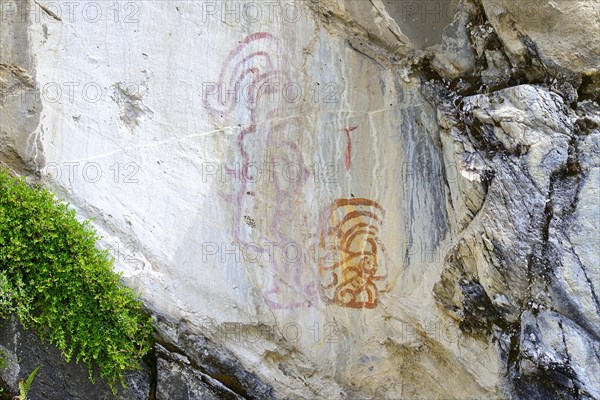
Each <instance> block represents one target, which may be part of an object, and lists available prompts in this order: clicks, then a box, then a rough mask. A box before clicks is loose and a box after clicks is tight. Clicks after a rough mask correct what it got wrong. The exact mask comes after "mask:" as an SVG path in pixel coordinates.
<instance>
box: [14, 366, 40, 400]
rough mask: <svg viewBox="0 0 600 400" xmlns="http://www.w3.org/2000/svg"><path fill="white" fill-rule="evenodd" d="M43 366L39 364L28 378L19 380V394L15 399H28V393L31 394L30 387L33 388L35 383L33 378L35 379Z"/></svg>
mask: <svg viewBox="0 0 600 400" xmlns="http://www.w3.org/2000/svg"><path fill="white" fill-rule="evenodd" d="M40 368H41V366H37V367H36V368H35V369H34V370H33V371H32V372H31V373H30V374H29V376H28V377H27V379H25V380H23V379H21V380H20V381H19V395H18V396H15V400H27V395H28V394H29V389H31V385H32V384H33V380H34V379H35V375H36V374H37V373H38V371H39V370H40Z"/></svg>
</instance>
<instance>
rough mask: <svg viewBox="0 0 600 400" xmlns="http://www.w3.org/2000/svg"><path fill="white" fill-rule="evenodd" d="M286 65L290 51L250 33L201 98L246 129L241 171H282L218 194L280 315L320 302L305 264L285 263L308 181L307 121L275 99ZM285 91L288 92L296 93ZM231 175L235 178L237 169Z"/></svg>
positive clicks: (239, 154) (240, 141) (286, 80)
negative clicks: (263, 268)
mask: <svg viewBox="0 0 600 400" xmlns="http://www.w3.org/2000/svg"><path fill="white" fill-rule="evenodd" d="M288 66H289V63H288V61H287V59H286V55H285V48H282V46H280V43H279V40H278V39H277V38H276V37H275V36H273V35H271V34H269V33H267V32H257V33H254V34H251V35H249V36H247V37H246V38H244V39H243V40H242V41H241V42H240V44H239V45H238V46H237V47H236V48H235V49H233V50H232V51H231V52H230V54H229V55H228V57H227V58H226V59H225V62H224V63H223V65H222V69H221V72H220V74H219V79H218V83H216V84H215V85H214V86H215V87H213V88H211V89H212V90H209V91H206V92H205V97H204V98H203V103H204V108H205V109H206V110H207V111H208V112H210V113H211V114H213V115H215V116H217V117H221V118H223V119H226V118H227V117H230V116H231V115H232V114H233V115H235V116H236V118H235V121H232V122H235V123H237V124H241V125H243V126H244V128H243V129H242V130H241V132H240V133H239V134H238V135H237V138H236V139H235V146H236V148H237V151H236V154H235V158H236V162H238V164H241V165H249V164H251V163H258V164H259V165H264V164H267V165H271V166H274V165H279V166H280V168H274V170H273V172H272V173H269V174H268V178H267V177H266V175H267V174H266V173H263V179H256V177H253V176H249V177H237V179H235V182H233V183H232V185H233V187H231V188H230V190H227V191H224V192H222V193H221V196H222V198H223V199H225V200H226V201H227V203H228V204H231V206H232V207H233V212H234V223H233V237H234V240H235V241H236V242H237V243H239V244H242V245H245V246H250V247H252V248H255V249H256V250H257V251H258V252H259V253H261V254H262V262H264V263H266V264H268V265H269V267H270V271H271V276H269V277H267V279H266V280H267V281H268V283H267V284H266V285H267V286H266V289H265V291H264V293H263V296H264V299H265V302H266V303H267V304H268V305H269V307H271V308H275V309H290V308H297V307H303V306H305V305H310V304H311V303H312V302H313V300H314V299H316V298H318V293H317V290H316V283H315V278H314V277H311V276H310V275H311V274H310V273H308V271H307V265H306V262H305V260H304V259H302V258H301V259H297V260H296V259H291V260H290V258H289V257H285V256H282V251H283V250H285V246H287V245H288V244H289V243H295V242H296V241H297V238H296V236H295V232H293V227H294V224H293V221H303V220H305V219H306V217H305V216H304V215H302V209H301V208H300V207H298V206H297V205H298V204H299V203H301V201H302V195H303V193H304V185H305V184H306V182H307V181H308V178H309V175H310V169H309V167H308V166H307V165H306V163H305V161H304V157H303V154H302V151H301V149H300V147H299V145H298V141H300V140H301V138H299V137H298V135H301V134H302V133H303V129H302V121H300V119H299V118H297V117H290V115H294V114H297V112H296V111H294V110H293V109H292V108H293V107H294V104H290V103H289V102H282V101H274V100H273V99H274V98H275V99H276V100H281V99H278V97H277V96H271V95H272V94H277V93H280V92H281V91H282V88H285V87H286V84H290V83H291V76H290V73H289V71H288V70H287V68H288ZM288 86H289V88H290V89H289V90H292V89H293V87H294V86H293V85H288ZM278 91H279V92H278ZM280 94H282V95H283V93H280ZM267 121H274V122H267ZM289 165H292V166H294V167H296V169H295V171H294V172H295V174H294V180H293V182H289V178H288V179H287V180H286V178H285V177H284V176H282V173H284V172H286V171H285V170H284V169H283V166H289ZM230 171H231V172H235V168H233V167H232V168H230ZM228 172H229V171H228ZM242 172H243V171H242ZM245 217H246V218H251V219H252V220H253V221H254V220H256V221H257V226H253V227H250V226H248V225H247V224H246V223H245V222H244V221H245ZM260 222H263V223H262V224H261V223H260ZM255 243H257V244H259V246H254V244H255ZM266 244H268V245H269V246H271V247H272V248H271V252H272V254H268V253H269V248H270V247H268V246H266ZM282 247H283V249H282ZM313 275H314V273H313Z"/></svg>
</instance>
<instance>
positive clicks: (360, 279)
mask: <svg viewBox="0 0 600 400" xmlns="http://www.w3.org/2000/svg"><path fill="white" fill-rule="evenodd" d="M384 216H385V211H384V210H383V208H382V207H381V206H380V205H379V204H378V203H377V202H376V201H374V200H369V199H339V200H336V201H334V202H333V204H332V205H331V206H330V207H329V208H328V209H327V210H326V214H325V219H326V229H324V231H323V232H322V234H321V248H322V251H323V252H324V253H322V254H324V256H323V257H321V259H320V262H319V273H320V277H321V283H320V289H321V297H322V299H323V300H324V301H325V302H327V303H331V304H336V305H338V306H342V307H351V308H375V307H377V304H378V302H379V294H380V293H383V292H386V291H388V290H389V287H388V286H387V282H386V281H387V268H386V265H385V264H386V257H385V248H384V246H383V244H382V243H381V241H380V240H379V234H380V232H379V228H380V227H381V225H382V224H383V218H384Z"/></svg>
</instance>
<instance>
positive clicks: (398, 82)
mask: <svg viewBox="0 0 600 400" xmlns="http://www.w3.org/2000/svg"><path fill="white" fill-rule="evenodd" d="M92 3H94V2H83V3H82V4H81V7H80V8H76V9H70V8H67V4H66V3H65V2H44V1H37V2H34V1H26V2H23V3H20V4H17V3H16V2H13V1H9V0H0V4H1V5H2V7H3V8H2V11H3V17H6V18H5V19H6V25H5V26H7V27H8V29H7V30H4V29H3V30H2V32H1V35H0V43H2V49H1V52H0V54H1V55H2V59H1V60H0V73H1V74H2V75H0V77H1V78H2V81H0V84H1V85H2V95H3V97H2V102H3V103H2V105H3V107H2V108H0V113H1V114H0V116H1V118H2V135H3V141H2V142H1V143H0V156H1V158H0V160H1V161H2V162H3V163H5V164H7V165H9V166H10V167H11V168H13V169H15V170H17V171H18V172H19V173H22V174H26V175H28V176H29V177H30V179H37V180H41V182H43V184H44V185H46V186H47V187H48V188H50V189H52V190H54V191H55V192H56V193H57V195H58V196H59V197H60V198H61V199H64V200H66V201H69V202H70V203H71V204H72V206H73V207H74V208H75V209H76V210H77V212H78V215H80V216H81V217H82V218H94V224H95V227H96V228H97V229H98V230H99V232H100V233H101V234H102V235H103V236H104V239H103V241H102V243H101V245H102V246H106V247H107V248H109V249H110V251H111V254H112V255H113V256H114V258H115V261H116V263H115V265H116V268H117V270H119V271H120V272H122V273H123V279H124V282H125V283H126V284H127V285H129V286H131V287H133V288H134V289H136V290H137V291H139V292H140V293H141V296H142V299H143V301H144V302H145V304H146V306H147V307H148V309H149V311H150V312H151V313H153V315H155V317H156V318H155V319H156V326H157V345H156V349H155V351H154V353H153V355H152V357H153V361H150V362H148V366H147V369H148V370H150V371H151V372H150V373H149V374H148V375H149V378H148V379H149V383H148V387H149V389H148V393H149V394H148V396H150V397H151V396H155V398H157V399H161V398H162V399H171V398H182V399H183V398H189V399H195V398H232V399H238V398H257V399H268V398H274V399H275V398H276V399H279V398H282V399H400V398H402V399H413V398H453V399H466V398H477V399H491V398H540V397H546V398H548V397H549V396H550V397H552V396H559V397H561V396H562V398H597V397H598V390H599V389H598V387H597V382H595V381H594V379H593V378H594V376H595V375H596V374H595V371H597V369H598V365H599V363H598V359H599V358H598V354H600V351H599V350H598V340H599V338H598V334H597V332H598V331H599V329H598V328H599V327H600V314H599V312H598V310H599V307H600V304H599V303H598V293H599V292H598V290H599V289H600V288H598V279H599V278H600V272H599V270H598V266H599V265H600V260H599V258H598V257H599V256H598V252H597V251H594V250H595V249H597V248H600V246H599V245H600V243H598V224H597V220H598V219H597V218H596V217H597V216H598V202H599V201H598V195H599V190H600V188H599V182H598V178H599V176H600V173H599V168H600V166H599V161H598V154H599V151H600V149H599V145H598V138H599V136H600V131H599V130H598V129H599V128H598V126H599V122H600V111H599V106H598V101H599V99H598V98H597V97H594V96H596V93H597V92H596V90H597V87H596V86H595V85H596V84H595V82H596V81H595V80H594V79H596V78H595V76H596V74H597V65H598V63H596V64H594V62H596V61H597V58H594V57H597V56H598V54H597V49H596V48H595V47H594V46H596V45H597V43H596V42H594V43H592V42H591V41H589V40H588V38H589V37H592V36H598V35H593V33H594V32H596V33H600V32H598V31H599V30H600V29H599V26H598V25H597V24H595V21H590V23H589V24H587V25H586V26H585V27H580V26H577V27H575V26H573V25H574V23H575V22H574V21H577V20H578V19H581V18H583V17H582V15H583V14H581V13H582V12H583V11H580V9H581V10H583V9H587V10H588V11H590V10H591V11H594V10H595V9H596V8H595V7H596V6H595V5H594V4H592V2H587V1H577V2H569V3H568V4H567V2H566V1H565V2H562V1H549V2H548V4H545V3H544V5H543V6H542V7H540V10H539V11H538V12H539V13H540V14H539V15H541V16H543V17H544V18H550V19H551V20H552V21H553V23H554V24H555V26H556V27H557V29H558V31H557V32H554V31H552V32H547V31H546V30H544V29H545V28H544V26H543V25H542V24H541V22H540V23H538V24H526V23H525V22H524V21H523V20H522V18H523V16H522V15H520V14H519V13H517V12H516V11H515V10H514V6H513V5H512V4H513V3H509V2H504V1H500V2H496V3H495V4H493V7H492V4H491V2H488V1H486V0H482V1H481V2H480V1H475V0H463V1H461V2H459V4H456V2H453V1H448V2H441V3H443V7H442V6H439V4H438V6H439V7H438V6H435V5H434V8H430V7H429V6H422V7H420V8H414V7H413V8H410V7H408V6H407V5H408V2H404V3H407V4H404V7H403V4H399V3H401V2H397V3H394V4H392V3H390V2H389V1H387V0H381V1H379V0H378V1H375V0H373V1H341V0H338V1H336V0H328V1H324V2H318V1H278V2H273V3H264V2H263V3H257V2H251V1H239V2H238V1H227V2H191V1H172V2H171V1H170V2H162V1H138V2H127V3H115V5H109V4H108V3H106V4H105V3H94V4H96V5H90V4H92ZM425 3H426V2H424V3H423V4H425ZM441 3H440V4H441ZM571 3H573V4H575V3H577V4H579V5H580V6H581V8H576V7H575V6H573V5H571ZM23 7H26V8H23ZM435 7H438V8H439V9H436V8H435ZM455 9H456V10H457V13H456V14H454V10H455ZM432 10H434V12H437V13H438V15H437V17H438V18H435V19H434V20H433V22H431V21H429V20H428V18H431V17H432V14H431V13H432ZM436 10H437V11H436ZM423 21H425V22H423ZM428 21H429V22H428ZM3 22H4V21H3ZM424 24H425V25H427V26H428V27H429V28H430V29H429V30H427V31H424V30H423V29H422V26H423V25H424ZM419 26H421V28H419ZM569 26H570V27H569ZM556 35H562V36H563V37H564V42H561V43H559V44H555V45H553V43H552V41H554V42H556V41H557V37H558V36H556ZM532 43H533V44H534V45H535V46H533V45H532ZM5 44H6V45H5ZM431 45H434V46H432V47H429V48H427V47H428V46H431ZM424 48H426V49H424ZM571 48H578V49H582V50H581V51H582V53H581V54H580V56H577V57H575V58H572V59H571V58H569V57H570V56H569V52H570V50H569V49H571ZM533 49H537V51H536V52H534V51H533ZM584 50H585V51H584ZM544 67H545V69H544ZM561 74H562V75H561ZM23 115H27V118H23V117H22V116H23ZM4 138H5V139H4ZM563 338H564V340H563ZM2 345H4V346H5V347H8V346H6V345H5V344H4V342H2ZM22 346H23V345H21V347H22ZM18 348H19V346H17V345H14V346H13V347H11V349H12V350H11V351H15V352H18V351H19V350H18ZM37 356H39V357H42V356H40V355H37ZM33 358H34V355H32V356H31V360H26V361H24V362H25V364H26V365H30V364H34V362H35V360H34V359H33ZM42 359H43V357H42ZM28 363H29V364H28ZM586 366H589V367H588V368H586ZM42 373H43V371H42ZM3 379H5V380H9V381H10V382H7V383H8V385H9V386H10V385H13V386H11V387H14V385H15V384H16V382H12V381H14V378H10V377H6V376H3ZM142 386H143V385H142ZM143 387H144V388H145V387H146V386H143ZM65 390H66V391H65V392H63V393H62V396H63V397H67V396H72V395H73V394H72V393H71V392H68V390H67V389H65ZM99 393H100V392H99ZM105 395H106V396H108V394H101V395H100V394H99V395H98V398H105V397H102V396H105ZM585 396H587V397H585Z"/></svg>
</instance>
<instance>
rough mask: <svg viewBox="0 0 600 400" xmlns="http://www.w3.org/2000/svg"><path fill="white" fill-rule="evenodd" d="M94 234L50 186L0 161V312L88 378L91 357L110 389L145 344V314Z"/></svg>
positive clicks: (148, 323)
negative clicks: (84, 369) (82, 366)
mask: <svg viewBox="0 0 600 400" xmlns="http://www.w3.org/2000/svg"><path fill="white" fill-rule="evenodd" d="M97 240H98V236H97V234H96V232H95V231H94V230H93V229H92V227H91V226H90V224H89V222H88V221H86V222H83V223H81V222H79V221H78V220H77V219H76V218H75V211H74V210H72V209H69V208H68V206H67V205H66V204H64V203H60V202H58V201H57V200H56V199H55V198H54V196H53V195H52V194H51V193H50V192H48V191H47V190H45V189H42V188H30V187H29V186H28V185H27V184H26V183H25V182H24V181H23V180H22V179H17V178H13V177H11V176H10V175H9V174H8V172H7V171H6V170H3V169H1V168H0V318H5V317H7V316H8V314H10V313H15V314H16V315H17V317H18V318H19V320H20V321H21V323H23V325H25V326H32V327H34V328H35V329H36V330H37V332H38V333H39V334H40V336H41V337H42V338H44V339H47V340H48V341H50V342H51V343H52V344H54V345H56V346H57V347H58V348H59V349H61V350H62V352H63V354H64V356H65V359H66V360H67V361H70V360H71V359H72V358H75V360H76V361H77V362H79V361H83V362H85V363H86V364H87V366H88V368H89V373H90V379H92V380H93V377H92V371H93V368H94V364H95V365H96V366H97V367H98V370H99V372H100V377H101V378H102V379H104V380H106V381H107V382H108V383H109V385H110V386H111V388H112V389H113V391H114V390H115V383H116V382H117V381H119V382H121V383H122V384H123V372H124V371H125V370H127V369H137V368H139V360H140V359H141V357H142V356H143V355H144V354H145V353H146V352H147V351H148V350H149V348H150V346H151V337H152V321H151V319H150V317H148V316H147V315H146V314H144V313H143V312H142V309H141V302H140V301H139V299H138V297H137V296H136V295H135V293H134V292H133V291H132V290H131V289H129V288H127V287H125V286H123V285H122V284H121V282H120V275H118V274H116V273H114V272H113V268H112V266H113V260H112V259H111V258H110V257H109V255H108V252H107V251H106V250H99V249H98V248H97V247H96V241H97Z"/></svg>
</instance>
